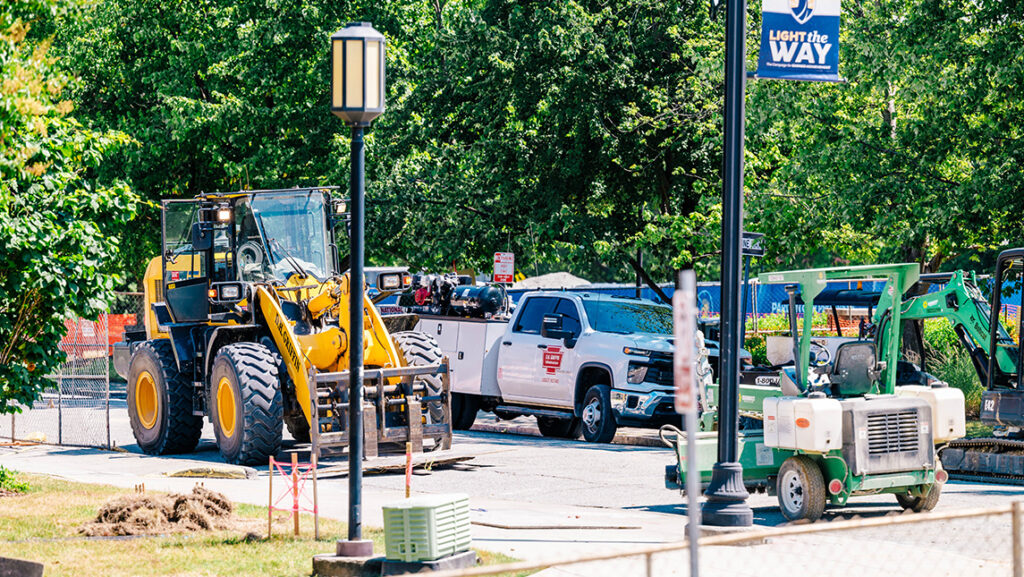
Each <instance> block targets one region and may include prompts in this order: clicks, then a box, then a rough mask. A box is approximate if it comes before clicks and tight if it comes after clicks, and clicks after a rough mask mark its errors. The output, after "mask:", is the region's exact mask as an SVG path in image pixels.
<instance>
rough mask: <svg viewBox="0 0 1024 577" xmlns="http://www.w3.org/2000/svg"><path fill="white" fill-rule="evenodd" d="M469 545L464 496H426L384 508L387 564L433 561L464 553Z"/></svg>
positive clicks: (466, 506) (465, 499)
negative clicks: (389, 562) (390, 562)
mask: <svg viewBox="0 0 1024 577" xmlns="http://www.w3.org/2000/svg"><path fill="white" fill-rule="evenodd" d="M471 541H472V538H471V537H470V531H469V496H467V495H462V494H455V495H427V496H423V497H414V498H412V499H406V500H404V501H401V502H398V503H395V504H393V505H387V506H385V507H384V549H385V557H386V558H387V559H388V560H390V561H435V560H437V559H440V558H441V557H446V556H448V555H453V554H455V553H459V552H462V551H468V550H469V545H470V542H471Z"/></svg>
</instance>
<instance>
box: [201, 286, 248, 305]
mask: <svg viewBox="0 0 1024 577" xmlns="http://www.w3.org/2000/svg"><path fill="white" fill-rule="evenodd" d="M246 292H247V291H246V290H245V285H244V284H243V283H240V282H215V283H213V285H212V286H211V288H210V299H211V300H212V301H213V302H215V303H222V304H234V303H237V302H238V301H240V300H243V299H244V298H245V297H246Z"/></svg>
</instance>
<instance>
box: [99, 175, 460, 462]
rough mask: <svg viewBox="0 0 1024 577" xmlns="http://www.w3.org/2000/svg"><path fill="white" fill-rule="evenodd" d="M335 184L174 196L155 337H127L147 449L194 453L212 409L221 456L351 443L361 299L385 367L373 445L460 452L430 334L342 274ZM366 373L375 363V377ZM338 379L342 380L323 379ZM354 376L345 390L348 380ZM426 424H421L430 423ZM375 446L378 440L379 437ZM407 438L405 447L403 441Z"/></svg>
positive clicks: (369, 360)
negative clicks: (350, 396) (397, 325)
mask: <svg viewBox="0 0 1024 577" xmlns="http://www.w3.org/2000/svg"><path fill="white" fill-rule="evenodd" d="M332 190H335V187H317V188H312V189H287V190H269V191H242V192H236V193H218V194H206V195H201V196H199V197H197V198H195V199H191V200H171V201H165V202H164V203H163V211H162V220H161V226H162V238H163V242H162V247H161V248H162V251H161V256H159V257H158V258H154V259H153V260H152V261H151V263H150V266H149V267H148V268H147V273H146V277H145V280H144V286H145V294H146V301H147V305H148V306H147V308H150V309H151V312H152V315H151V316H150V315H147V317H146V331H138V333H133V334H132V335H131V337H130V338H129V336H128V335H126V338H125V343H123V346H121V347H119V349H121V350H127V351H128V352H129V355H130V361H129V362H127V363H126V362H120V363H117V362H116V363H115V366H120V367H123V366H124V365H127V371H126V373H127V374H126V375H125V377H126V379H127V381H128V393H127V394H128V399H129V418H130V420H131V423H132V428H133V431H134V432H135V436H136V440H137V441H138V442H139V446H140V448H142V450H143V451H144V452H146V453H149V454H167V453H181V452H189V451H191V450H192V449H194V448H195V445H196V443H197V442H198V439H199V436H200V431H201V429H202V417H204V416H205V417H208V418H209V420H210V422H211V424H212V425H213V429H214V433H215V435H216V438H217V446H218V447H219V448H220V452H221V455H222V456H223V458H224V459H225V460H226V461H228V462H231V463H239V464H250V465H251V464H262V463H266V459H267V457H268V456H272V455H275V454H276V453H277V451H278V450H279V448H280V446H281V440H282V427H283V426H287V428H288V430H289V432H290V433H291V434H292V436H293V437H294V438H295V439H296V440H298V441H300V442H301V441H311V442H312V443H313V450H314V451H315V452H317V453H319V451H320V450H321V448H323V447H328V448H331V447H344V446H347V443H348V438H347V431H346V429H347V427H348V425H347V421H345V420H344V417H343V414H344V412H343V411H340V410H339V409H338V407H337V406H336V404H337V403H338V402H339V399H341V398H343V396H344V394H347V389H346V388H345V387H347V383H348V381H347V377H346V378H342V377H340V376H337V375H342V376H344V374H345V372H346V371H347V370H348V368H349V353H350V351H349V339H348V335H349V332H350V331H349V326H348V323H349V314H348V310H349V309H348V307H349V306H350V303H351V298H350V297H352V296H353V295H352V293H353V292H355V293H356V295H355V296H356V298H358V296H359V295H362V298H363V307H364V323H363V330H365V331H366V332H367V333H368V335H369V336H368V337H367V338H365V339H363V347H364V350H363V355H362V358H363V363H364V366H366V367H367V369H374V373H375V374H376V375H377V376H376V377H374V378H376V379H377V388H376V389H374V391H375V394H373V393H366V392H364V396H365V397H366V399H365V400H367V402H369V399H370V398H375V400H376V401H377V405H376V409H375V411H368V412H367V413H366V414H367V415H369V416H366V417H364V422H365V421H366V420H367V419H369V420H371V421H372V423H369V424H366V425H365V429H364V430H366V431H371V432H372V431H376V434H375V435H372V439H364V440H365V441H366V443H367V445H366V451H367V455H370V454H371V452H370V451H371V448H373V450H376V449H375V448H376V443H377V442H382V443H392V444H393V443H400V442H404V441H410V442H412V443H413V446H414V447H419V448H422V441H423V438H428V439H433V440H434V443H433V445H432V446H433V447H442V446H450V443H451V425H450V411H449V410H448V409H447V407H448V403H449V398H448V392H447V391H448V389H447V385H446V384H445V383H446V382H447V381H446V377H445V376H442V375H446V374H447V365H445V364H443V363H441V362H440V360H441V358H442V357H441V354H440V349H439V348H438V347H437V343H436V342H434V341H433V340H432V339H431V338H430V337H429V336H427V335H419V336H417V335H415V334H409V333H405V334H403V333H396V334H391V333H389V332H388V331H387V328H386V327H385V325H384V322H383V320H382V319H381V317H380V314H379V313H378V312H377V310H376V308H375V307H374V306H373V303H372V302H371V301H370V300H369V299H367V298H366V295H365V291H364V288H363V287H364V285H363V283H358V284H355V286H354V287H353V286H352V285H353V283H352V282H350V280H349V278H348V275H346V274H339V273H338V271H337V269H338V265H337V262H336V256H337V253H336V250H335V245H334V226H333V225H334V224H335V222H341V221H342V220H343V219H344V217H345V214H344V204H343V203H341V202H340V201H338V200H332V198H331V194H332ZM367 373H369V371H367ZM325 375H336V377H335V380H333V381H326V380H322V379H320V378H319V377H324V376H325ZM343 381H344V386H343V385H342V384H340V383H342V382H343ZM421 425H422V426H421ZM371 441H372V442H371ZM403 446H404V445H403Z"/></svg>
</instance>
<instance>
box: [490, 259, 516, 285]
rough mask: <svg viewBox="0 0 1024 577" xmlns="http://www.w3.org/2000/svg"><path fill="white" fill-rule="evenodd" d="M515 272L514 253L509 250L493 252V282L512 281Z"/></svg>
mask: <svg viewBox="0 0 1024 577" xmlns="http://www.w3.org/2000/svg"><path fill="white" fill-rule="evenodd" d="M515 274H516V255H515V254H513V253H511V252H496V253H494V282H503V283H512V282H513V281H514V280H515V279H514V278H513V277H514V276H515Z"/></svg>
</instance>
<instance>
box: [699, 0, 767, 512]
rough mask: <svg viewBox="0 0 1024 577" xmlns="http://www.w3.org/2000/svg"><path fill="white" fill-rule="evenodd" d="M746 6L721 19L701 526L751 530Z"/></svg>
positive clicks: (731, 7) (737, 5)
mask: <svg viewBox="0 0 1024 577" xmlns="http://www.w3.org/2000/svg"><path fill="white" fill-rule="evenodd" d="M746 27H747V2H746V0H728V1H727V3H726V14H725V167H724V171H723V172H724V174H723V177H724V178H723V180H724V187H723V191H722V340H721V365H720V366H721V370H719V371H718V375H719V379H720V380H721V389H720V391H719V395H718V398H719V404H718V410H719V412H718V462H717V463H715V466H714V468H713V469H712V473H711V482H710V483H709V485H708V488H707V491H705V493H704V495H705V496H706V497H707V502H705V503H704V507H703V508H702V510H701V513H702V515H701V516H702V519H703V522H704V524H705V525H716V526H727V527H735V526H743V527H745V526H750V525H752V524H753V523H754V512H753V510H751V508H750V505H748V504H747V502H746V501H747V496H748V494H747V489H746V487H744V485H743V466H742V465H740V463H739V455H738V452H739V451H738V443H737V437H738V436H739V435H738V431H737V429H738V428H739V427H738V425H739V422H738V421H739V417H738V412H737V409H738V407H737V397H738V393H739V369H740V341H741V337H740V335H741V334H742V331H743V330H744V327H743V324H742V323H743V319H741V318H740V310H741V305H740V298H741V295H742V293H741V291H740V247H741V245H742V236H743V138H744V132H745V128H746V126H745V124H746V119H745V118H744V102H743V101H744V96H745V92H746V80H747V70H746V59H747V46H746Z"/></svg>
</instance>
